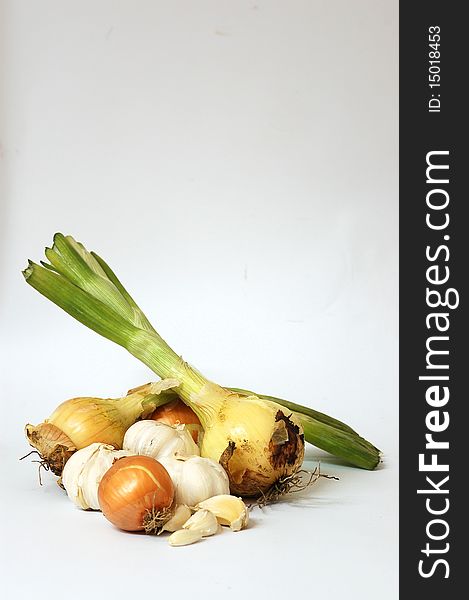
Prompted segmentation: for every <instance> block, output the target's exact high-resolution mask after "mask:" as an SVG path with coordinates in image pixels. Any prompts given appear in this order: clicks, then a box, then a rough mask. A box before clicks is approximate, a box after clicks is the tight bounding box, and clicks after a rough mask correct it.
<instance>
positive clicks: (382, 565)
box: [0, 0, 398, 600]
mask: <svg viewBox="0 0 469 600" xmlns="http://www.w3.org/2000/svg"><path fill="white" fill-rule="evenodd" d="M397 4H398V3H397V1H393V2H389V1H387V0H354V1H351V0H334V1H330V2H327V1H320V0H314V1H313V0H311V1H296V0H289V1H288V2H287V1H274V0H272V1H263V0H252V1H234V0H230V1H228V0H224V1H220V0H199V1H197V2H195V1H194V2H191V1H188V0H187V1H181V0H179V1H165V2H163V1H156V0H155V1H149V0H148V1H144V0H138V1H131V0H128V1H125V0H123V1H119V2H118V1H110V0H109V1H105V0H98V1H97V0H81V1H71V0H42V1H41V2H35V1H29V2H28V1H25V0H15V1H10V2H3V3H2V15H1V19H0V26H1V27H2V28H3V31H2V32H1V35H0V39H1V40H2V50H1V52H2V62H3V64H2V69H1V72H2V78H3V81H2V89H3V104H2V106H1V109H0V110H1V112H0V118H1V130H2V149H1V154H2V161H1V169H2V172H1V190H0V191H1V194H2V195H1V214H0V286H1V297H0V319H1V323H0V324H1V357H0V365H1V382H0V390H1V401H2V408H1V411H2V412H1V415H2V434H1V436H0V452H1V461H0V468H1V471H2V476H1V486H2V496H1V502H2V518H1V526H0V528H1V538H2V542H1V543H2V559H1V566H0V569H1V582H2V583H1V586H2V588H0V589H1V590H2V591H5V594H6V595H4V596H3V597H5V598H7V599H10V598H25V597H27V596H31V595H33V594H34V597H35V598H36V600H41V599H42V598H47V599H48V600H55V598H57V599H58V598H63V597H67V598H68V599H69V600H75V599H78V598H80V599H81V598H88V599H90V600H94V599H98V598H101V597H103V596H104V595H112V597H113V598H116V599H120V598H125V599H127V598H130V597H132V598H138V597H139V596H145V597H147V596H148V594H151V595H152V594H157V595H161V594H162V593H168V594H169V593H171V594H172V593H174V594H176V597H177V598H179V597H183V596H185V595H186V594H189V595H190V597H194V594H195V597H199V596H200V597H201V596H202V594H203V595H204V597H207V596H208V597H212V596H215V595H216V596H217V597H220V596H221V595H223V596H224V597H233V598H234V597H241V596H242V597H244V598H261V597H269V598H272V599H274V598H275V599H276V598H284V597H286V596H289V595H290V594H292V593H294V594H301V595H304V594H307V595H308V596H313V595H314V596H316V597H318V598H319V597H320V598H325V599H332V600H336V599H339V598H342V597H347V598H349V599H351V600H355V599H357V600H358V599H360V600H367V599H376V598H380V599H381V600H387V599H394V598H396V597H397V516H398V515H397V492H398V488H397V464H396V463H397V402H398V401H397V259H398V256H397V241H398V235H397V216H398V214H397V141H398V140H397V93H398V88H397V67H398V60H397V59H398V54H397V43H398V31H397ZM55 231H63V232H64V233H71V234H73V235H74V236H76V237H77V238H78V239H79V240H81V241H83V242H84V243H85V244H86V245H87V246H88V247H89V248H92V249H95V250H96V251H98V252H99V253H100V254H101V255H102V256H103V257H105V258H106V259H107V260H108V261H109V263H110V264H111V265H112V266H113V267H114V268H115V270H116V271H117V273H118V275H119V276H120V278H121V279H122V281H123V282H124V283H125V285H126V286H127V287H128V289H129V290H130V292H131V293H132V294H133V295H134V297H135V298H136V299H137V301H138V302H139V303H140V305H141V306H142V308H143V309H144V310H145V312H146V313H147V315H148V316H149V317H150V319H151V321H152V322H153V323H154V324H155V325H156V327H157V328H158V330H159V331H160V333H161V334H162V335H163V336H164V337H165V338H166V339H167V340H168V341H169V342H170V343H171V345H172V346H173V347H174V348H175V350H176V351H178V352H181V353H183V354H184V357H185V358H186V359H187V360H189V361H190V362H192V363H193V364H194V365H196V366H197V367H198V368H199V369H200V370H202V372H204V373H205V374H206V375H207V376H208V377H210V378H212V379H214V380H216V381H217V382H219V383H222V384H225V385H237V386H242V387H247V388H252V389H254V390H259V391H263V392H265V393H271V394H274V395H277V396H283V397H286V398H289V399H291V400H293V401H297V402H301V403H303V404H308V405H311V406H314V407H315V408H317V409H319V410H323V411H325V412H328V413H329V414H331V415H334V416H336V417H338V418H340V419H342V420H344V421H346V422H348V423H349V424H350V425H352V426H353V427H355V428H356V429H358V430H359V431H360V432H361V433H362V434H363V435H364V436H365V437H367V438H368V439H370V440H371V441H373V442H374V443H375V444H376V445H378V446H379V447H380V448H382V449H383V452H384V464H383V466H382V467H381V468H380V469H379V470H377V471H375V472H366V471H361V470H358V469H353V468H350V467H348V466H345V465H344V464H342V463H341V462H340V461H338V460H334V459H333V458H331V457H328V456H327V455H325V454H323V453H321V452H319V451H317V450H315V449H314V448H312V447H310V448H309V450H308V454H307V457H308V462H307V466H314V465H315V464H316V462H317V460H318V459H319V458H320V459H321V465H322V470H323V471H324V472H327V473H329V474H331V475H336V476H339V477H340V481H338V482H334V481H326V480H322V481H321V482H320V483H319V484H317V485H316V486H315V487H314V488H312V489H311V490H310V491H309V492H308V494H306V495H304V496H302V497H301V498H299V499H298V500H297V501H296V502H294V501H293V500H291V501H289V502H287V503H285V504H278V505H275V506H273V507H271V508H267V509H265V510H264V511H263V512H261V511H255V512H253V514H252V526H251V527H250V528H249V529H248V530H246V531H244V532H241V533H239V534H230V533H229V532H224V533H223V535H220V536H218V537H215V538H212V539H209V540H206V541H204V542H202V543H199V544H196V545H194V546H190V547H185V548H180V549H175V548H170V547H169V546H168V545H167V543H166V541H165V540H164V539H162V538H157V539H155V538H153V537H145V536H141V535H131V534H124V533H122V532H119V531H118V530H116V529H114V528H113V527H112V526H111V525H110V524H109V523H107V522H106V521H105V520H104V519H103V518H102V516H101V515H100V514H99V513H85V512H81V511H79V510H78V509H75V508H74V506H73V505H72V504H71V503H70V502H69V501H68V499H67V498H66V496H64V494H63V493H62V492H61V490H59V489H58V488H57V486H56V485H55V483H54V477H53V476H52V475H51V474H50V473H49V474H45V475H44V476H43V480H44V485H43V486H42V487H39V486H38V482H37V473H36V467H37V465H35V464H30V463H28V462H26V461H23V462H21V463H20V462H18V458H19V457H20V456H22V455H23V454H25V453H26V452H27V451H28V445H27V443H26V441H25V440H24V438H23V426H24V424H25V423H26V422H31V423H37V422H39V421H41V420H42V419H44V418H45V417H47V416H48V415H49V414H50V413H51V412H52V410H53V408H54V407H55V406H56V405H57V404H58V403H59V402H61V401H62V400H64V399H67V398H69V397H73V396H78V395H82V396H83V395H95V396H118V395H120V394H121V393H124V392H125V391H126V389H128V388H130V387H132V386H135V385H138V384H140V383H143V382H145V381H148V380H150V379H152V375H151V373H150V372H149V371H148V369H147V368H146V367H144V366H142V365H140V364H139V363H138V362H137V361H136V360H135V359H134V358H133V357H131V356H130V355H127V354H126V353H125V351H123V350H122V349H121V348H119V347H117V346H114V345H113V344H112V343H110V342H108V341H107V340H104V339H102V338H99V337H98V336H97V335H96V334H94V333H92V332H90V331H88V330H87V329H86V328H84V327H83V326H82V325H80V324H77V323H76V322H75V321H73V320H72V319H71V318H70V317H68V316H67V315H65V314H64V313H62V312H61V311H60V310H59V309H57V308H56V307H54V306H53V305H52V304H50V303H49V302H47V301H46V300H45V299H43V298H42V297H40V296H39V295H38V294H37V293H36V292H34V291H33V290H32V289H30V288H28V286H27V285H26V284H25V283H24V281H23V279H22V277H21V274H20V271H21V269H22V268H24V266H25V264H26V259H27V258H33V259H35V260H36V261H37V260H39V259H40V258H42V251H43V247H44V246H45V245H49V244H50V242H51V238H52V235H53V233H54V232H55ZM111 590H112V592H111Z"/></svg>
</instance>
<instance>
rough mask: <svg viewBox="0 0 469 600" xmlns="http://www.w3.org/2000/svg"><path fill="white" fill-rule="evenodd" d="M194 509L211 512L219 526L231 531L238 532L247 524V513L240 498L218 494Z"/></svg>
mask: <svg viewBox="0 0 469 600" xmlns="http://www.w3.org/2000/svg"><path fill="white" fill-rule="evenodd" d="M196 509H197V510H199V509H205V510H208V511H210V512H212V513H213V514H214V515H215V516H216V518H217V520H218V522H219V523H220V525H227V526H229V527H230V529H231V530H232V531H240V530H241V529H244V528H245V527H247V524H248V523H249V512H248V509H247V508H246V505H245V504H244V502H243V501H242V499H241V498H237V497H236V496H230V495H228V494H220V495H219V496H212V498H209V499H208V500H204V501H203V502H199V504H197V506H196Z"/></svg>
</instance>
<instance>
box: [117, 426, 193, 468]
mask: <svg viewBox="0 0 469 600" xmlns="http://www.w3.org/2000/svg"><path fill="white" fill-rule="evenodd" d="M123 448H124V450H128V451H129V452H132V453H133V454H144V455H145V456H151V457H152V458H155V459H156V460H160V458H162V457H164V456H172V455H174V454H178V455H180V456H191V455H194V454H195V455H199V448H198V446H197V444H196V443H195V442H194V440H193V439H192V436H191V434H190V433H189V432H188V431H187V429H186V428H185V426H184V425H176V426H174V427H173V426H171V425H166V423H160V422H159V421H150V420H146V421H138V422H137V423H134V425H132V427H129V429H128V430H127V431H126V433H125V436H124V442H123Z"/></svg>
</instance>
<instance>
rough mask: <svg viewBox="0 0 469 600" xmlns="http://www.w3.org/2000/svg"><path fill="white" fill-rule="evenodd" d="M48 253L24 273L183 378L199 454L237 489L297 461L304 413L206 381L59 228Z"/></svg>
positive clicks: (256, 487) (107, 333)
mask: <svg viewBox="0 0 469 600" xmlns="http://www.w3.org/2000/svg"><path fill="white" fill-rule="evenodd" d="M46 256H47V258H48V259H49V261H50V264H48V265H47V267H45V266H40V265H37V264H35V263H33V262H31V261H30V262H29V266H28V268H27V269H26V270H25V271H24V276H25V278H26V281H27V282H28V283H29V284H30V285H31V286H32V287H34V288H35V289H37V290H38V291H39V292H40V293H41V294H43V295H44V296H46V297H47V298H49V299H50V300H51V301H52V302H54V303H55V304H57V305H58V306H60V307H61V308H63V309H64V310H65V311H66V312H68V313H69V314H70V315H72V316H73V317H75V318H76V319H77V320H79V321H80V322H82V323H84V324H85V325H87V326H88V327H90V328H91V329H93V330H94V331H96V332H97V333H99V334H100V335H103V336H104V337H107V338H108V339H110V340H112V341H114V342H116V343H118V344H120V345H121V346H123V347H125V348H126V349H127V350H128V351H129V352H130V353H131V354H133V355H134V356H135V357H137V358H139V359H140V360H141V361H142V362H143V363H145V364H146V365H147V366H149V367H150V368H151V369H152V370H153V371H154V372H155V373H156V374H158V375H159V376H160V377H162V378H170V379H176V380H178V381H179V386H178V387H177V393H178V395H179V396H180V397H181V398H182V399H183V401H184V402H185V403H186V404H188V405H189V406H190V407H191V408H192V409H193V410H194V412H195V413H196V415H197V416H198V418H199V419H200V421H201V423H202V426H203V428H204V438H203V442H202V447H201V454H202V456H207V457H209V458H212V459H214V460H216V461H220V462H221V463H222V464H223V466H224V467H225V468H226V470H227V472H228V475H229V478H230V484H231V489H232V491H233V492H234V493H238V494H241V495H256V494H259V493H265V491H266V490H268V489H269V488H270V487H271V486H272V485H274V484H275V483H276V482H277V480H278V479H281V478H284V477H288V476H289V475H290V474H291V473H293V472H295V471H296V470H297V469H298V467H299V465H300V464H301V461H302V459H303V452H304V447H303V446H304V445H303V431H302V425H301V420H302V418H303V417H302V415H301V413H299V412H291V411H290V410H285V408H284V407H283V406H282V405H281V404H279V403H277V402H274V401H271V400H265V399H263V398H260V397H259V396H255V395H249V396H246V394H245V393H242V392H236V391H230V390H227V389H225V388H223V387H221V386H218V385H216V384H214V383H212V382H210V381H208V380H207V379H206V378H205V377H204V376H203V375H202V374H200V373H199V372H198V371H196V370H195V369H194V368H192V367H191V366H189V365H188V364H187V363H186V362H184V361H183V360H182V359H181V358H180V357H179V356H178V355H177V354H176V353H175V352H174V351H173V350H172V349H171V348H170V347H169V346H168V344H167V343H166V342H165V341H164V340H163V339H162V338H161V337H160V336H159V334H158V333H157V332H156V331H155V329H154V328H153V327H152V326H151V324H150V323H149V321H148V319H147V318H146V317H145V315H144V314H143V313H142V311H141V310H140V308H139V307H138V306H137V305H136V303H135V302H134V301H133V299H132V298H131V297H130V295H129V294H128V292H127V291H126V290H125V288H124V287H123V286H122V284H121V283H120V281H119V280H118V279H117V277H116V275H115V274H114V273H113V271H112V270H111V269H110V268H109V267H108V265H107V264H106V263H105V262H104V261H103V260H102V259H101V258H99V257H98V256H97V255H96V254H94V253H89V252H87V250H86V249H85V248H84V247H83V246H82V245H81V244H78V243H77V242H76V241H75V240H74V239H73V238H71V237H70V236H67V237H65V236H63V235H62V234H56V235H55V237H54V245H53V247H52V248H48V249H46ZM310 418H311V417H310ZM311 419H312V418H311ZM311 424H312V425H313V428H314V427H315V426H318V427H319V428H320V426H321V421H320V420H316V421H315V420H314V419H313V420H312V421H311ZM322 425H324V423H322ZM345 427H346V426H345ZM330 429H331V432H332V433H334V435H335V434H337V433H339V432H341V431H342V429H341V428H340V427H337V426H335V427H332V426H330ZM348 433H349V434H350V436H349V437H348V438H347V441H346V444H345V445H347V444H348V443H350V444H351V445H353V446H354V449H355V450H356V449H357V448H358V446H359V445H360V444H358V443H357V441H358V440H359V439H361V438H359V436H356V434H355V433H354V432H353V433H352V430H350V432H348ZM355 436H356V437H355ZM319 437H320V436H319ZM370 446H371V445H370ZM372 448H374V447H372ZM369 450H370V448H366V449H364V448H362V449H361V450H359V452H360V451H363V454H366V453H368V452H369ZM374 450H375V452H374V456H373V464H372V462H371V461H369V462H368V463H367V464H366V465H361V466H366V468H373V467H374V466H376V463H377V462H378V460H379V452H378V451H377V450H376V449H374ZM345 453H346V452H345ZM343 454H344V452H343ZM350 454H351V455H352V456H353V453H350ZM364 462H366V461H364Z"/></svg>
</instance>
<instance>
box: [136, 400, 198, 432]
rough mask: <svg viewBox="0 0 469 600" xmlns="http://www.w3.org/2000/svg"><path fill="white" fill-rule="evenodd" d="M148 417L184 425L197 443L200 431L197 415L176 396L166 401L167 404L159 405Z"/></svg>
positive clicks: (170, 423)
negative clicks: (170, 400)
mask: <svg viewBox="0 0 469 600" xmlns="http://www.w3.org/2000/svg"><path fill="white" fill-rule="evenodd" d="M148 418H149V419H153V421H159V422H160V423H166V425H185V426H186V429H187V430H188V431H189V432H190V434H191V435H192V439H193V440H194V442H195V443H197V441H198V439H199V433H200V432H201V431H202V425H201V424H200V420H199V418H198V416H197V415H196V414H195V412H194V411H193V410H192V408H190V407H189V406H187V404H184V402H183V401H182V400H179V399H178V398H177V399H175V400H173V401H172V402H168V404H163V405H162V406H159V407H158V408H157V409H156V410H155V412H153V413H152V414H151V415H150V416H149V417H148Z"/></svg>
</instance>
